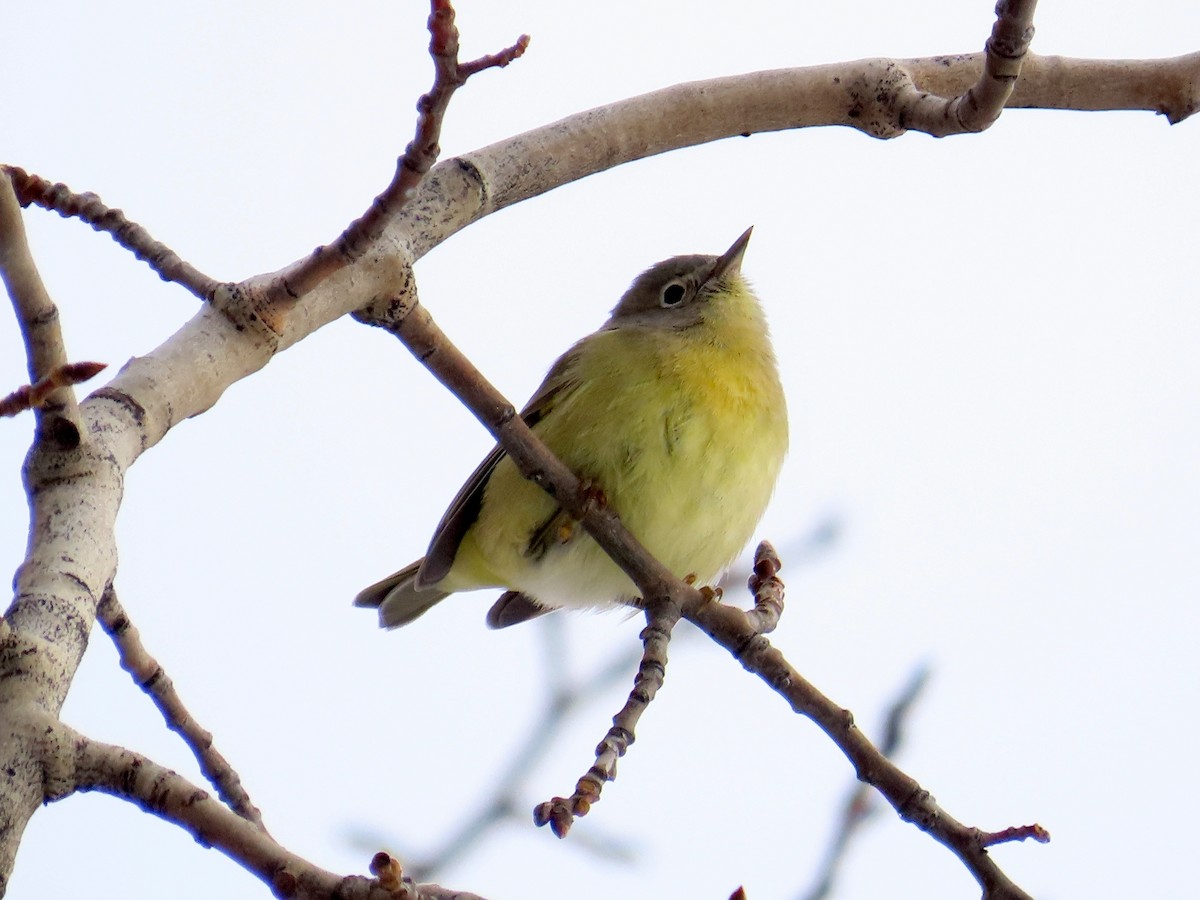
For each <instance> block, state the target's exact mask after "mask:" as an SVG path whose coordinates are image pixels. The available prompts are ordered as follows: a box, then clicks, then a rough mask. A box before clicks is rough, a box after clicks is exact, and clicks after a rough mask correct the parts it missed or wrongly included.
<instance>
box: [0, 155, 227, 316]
mask: <svg viewBox="0 0 1200 900" xmlns="http://www.w3.org/2000/svg"><path fill="white" fill-rule="evenodd" d="M0 169H3V170H4V171H6V172H8V174H9V177H10V178H12V181H13V187H14V189H15V190H16V192H17V199H18V200H20V202H21V205H22V206H29V205H30V204H33V205H34V206H40V207H42V209H48V210H52V211H54V212H56V213H58V214H59V215H60V216H62V217H63V218H64V219H79V220H80V221H83V222H86V223H87V224H88V225H91V226H92V228H94V229H96V231H100V232H104V233H107V234H108V235H109V236H110V237H111V238H112V239H113V240H114V241H116V242H117V243H118V244H120V245H121V246H122V247H124V248H125V249H126V250H128V251H129V252H130V253H132V254H133V255H134V256H135V257H136V258H137V259H139V260H141V261H142V262H144V263H145V264H146V265H148V266H149V267H150V268H151V269H153V270H154V271H155V272H157V273H158V277H159V278H161V279H162V280H163V281H170V282H174V283H175V284H178V285H181V286H182V287H184V288H186V289H187V290H188V291H190V292H191V293H192V294H194V295H195V296H197V297H199V298H200V299H201V300H211V299H212V296H213V294H214V293H215V292H216V289H217V287H218V286H219V285H220V282H218V281H217V280H216V279H215V278H211V277H209V276H208V275H205V274H204V273H203V272H201V271H200V270H199V269H197V268H196V267H195V266H193V265H192V264H191V263H188V262H185V261H184V260H183V259H181V258H180V257H179V255H178V254H177V253H176V252H175V251H174V250H172V249H171V248H170V247H168V246H167V245H166V244H164V243H162V242H161V241H158V240H155V239H154V238H153V237H152V236H151V234H150V232H148V231H147V230H146V229H145V228H144V227H142V226H141V225H139V224H138V223H137V222H133V221H130V220H129V219H128V218H126V216H125V213H124V212H122V211H121V210H119V209H113V208H111V207H109V206H107V205H105V203H104V201H103V200H101V199H100V197H99V196H97V195H96V194H93V193H91V192H85V193H77V192H75V191H73V190H71V189H70V188H69V187H67V186H66V185H65V184H63V183H62V182H57V183H51V182H50V181H49V180H47V179H45V178H42V177H41V176H40V175H33V174H31V173H29V172H26V171H25V170H24V169H20V168H18V167H17V166H0Z"/></svg>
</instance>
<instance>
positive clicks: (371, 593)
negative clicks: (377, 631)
mask: <svg viewBox="0 0 1200 900" xmlns="http://www.w3.org/2000/svg"><path fill="white" fill-rule="evenodd" d="M422 562H423V560H420V559H418V560H417V561H416V562H415V563H412V564H411V565H408V566H405V567H404V568H403V569H401V570H400V571H399V572H396V573H395V574H392V575H389V576H388V577H387V578H385V579H383V580H382V581H377V582H375V583H374V584H373V585H371V586H370V587H368V588H363V589H362V590H361V591H359V592H358V596H357V597H355V598H354V605H355V606H368V607H371V608H373V609H378V610H379V625H380V627H381V628H399V627H400V626H401V625H407V624H408V623H409V622H411V621H413V619H416V618H417V617H419V616H421V615H422V614H424V613H425V611H426V610H428V609H429V608H430V607H431V606H433V605H435V604H437V603H441V602H442V601H443V600H445V599H446V598H447V597H449V596H450V595H449V594H448V593H447V592H446V591H439V590H437V589H436V588H426V589H425V590H418V589H417V570H419V569H420V568H421V563H422Z"/></svg>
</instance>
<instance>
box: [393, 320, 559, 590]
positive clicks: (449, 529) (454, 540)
mask: <svg viewBox="0 0 1200 900" xmlns="http://www.w3.org/2000/svg"><path fill="white" fill-rule="evenodd" d="M578 350H579V345H578V344H576V345H575V346H574V347H572V348H571V349H570V350H569V351H567V352H566V353H564V354H563V355H562V356H561V357H559V359H558V361H557V362H556V363H555V364H554V365H553V366H551V368H550V371H549V372H547V373H546V377H545V379H543V381H542V384H541V387H539V388H538V389H537V391H536V392H535V393H534V395H533V397H532V398H530V400H529V402H528V403H527V404H525V408H524V409H523V410H521V418H522V419H524V420H525V424H526V425H528V426H529V427H530V428H533V427H534V426H535V425H537V423H538V422H540V421H541V420H542V419H543V418H544V417H545V416H546V414H547V413H548V412H550V410H552V409H553V408H554V406H555V404H557V403H559V402H561V401H562V399H563V398H564V397H567V396H569V395H570V394H571V393H573V392H574V390H575V388H576V387H577V386H578V381H577V380H576V379H575V378H573V377H572V376H571V373H570V371H569V370H570V368H571V366H572V364H573V363H574V361H575V359H576V357H577V355H578ZM505 455H506V454H505V452H504V449H503V448H502V447H501V446H500V445H499V444H497V445H496V446H495V447H493V448H492V451H491V452H490V453H489V454H488V455H487V456H485V457H484V459H483V462H481V463H480V464H479V466H478V467H477V468H476V469H475V471H474V472H472V473H471V477H470V478H468V479H467V483H466V484H464V485H463V486H462V488H461V489H460V490H459V492H458V494H457V495H456V496H455V498H454V500H453V502H451V504H450V508H449V509H447V510H446V514H445V515H444V516H442V521H440V522H439V523H438V527H437V530H436V531H434V533H433V540H432V541H430V542H429V550H428V552H427V553H426V554H425V560H424V562H422V563H421V568H420V570H419V571H418V572H417V579H416V583H417V586H418V587H431V586H433V585H436V584H437V583H438V582H439V581H441V580H442V579H443V578H445V577H446V575H447V574H448V573H449V572H450V567H451V566H453V565H454V557H455V555H457V553H458V548H459V545H460V544H461V543H462V540H463V537H465V536H466V533H467V531H468V530H469V529H470V527H471V526H472V525H473V524H474V523H475V519H476V518H478V516H479V508H480V507H481V506H482V505H483V491H484V488H486V487H487V483H488V479H489V478H491V477H492V472H494V471H495V469H496V466H497V465H499V463H500V460H502V459H503V458H504V457H505Z"/></svg>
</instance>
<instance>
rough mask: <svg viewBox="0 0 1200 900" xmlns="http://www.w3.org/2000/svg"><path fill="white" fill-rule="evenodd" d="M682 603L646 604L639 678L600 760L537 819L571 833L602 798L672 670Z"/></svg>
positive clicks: (543, 806)
mask: <svg viewBox="0 0 1200 900" xmlns="http://www.w3.org/2000/svg"><path fill="white" fill-rule="evenodd" d="M679 616H680V608H679V606H678V604H676V603H674V602H673V601H671V600H670V599H668V600H665V601H660V602H656V603H653V604H649V605H647V607H646V627H645V628H643V629H642V634H641V638H642V647H643V650H642V662H641V664H640V665H639V666H638V671H637V675H636V677H635V678H634V680H633V689H632V690H631V691H630V692H629V699H628V700H626V701H625V705H624V706H623V707H622V708H621V711H620V712H618V713H617V714H616V715H615V716H613V720H612V722H613V724H612V728H610V729H609V730H608V733H607V734H606V735H605V736H604V738H603V739H602V740H601V741H600V744H599V746H597V747H596V761H595V762H594V763H593V764H592V767H591V768H590V769H588V771H587V773H586V774H585V775H584V776H583V777H582V778H580V779H579V781H578V782H576V784H575V790H574V792H573V793H572V794H571V796H570V797H554V798H553V799H551V800H547V801H545V802H544V803H539V804H538V805H537V806H536V807H534V810H533V821H534V823H535V824H537V825H539V826H541V825H549V826H550V830H551V831H553V832H554V834H555V836H556V837H560V838H562V837H566V836H567V833H568V832H569V831H570V830H571V825H572V823H573V822H574V821H575V819H577V818H579V817H580V816H586V815H587V814H588V811H589V810H590V809H591V808H592V806H593V805H594V804H595V803H596V801H597V800H599V799H600V792H601V791H602V790H603V789H604V783H605V782H607V781H612V780H613V779H614V778H615V777H616V775H617V760H619V759H620V758H621V757H622V756H624V755H625V752H626V751H627V750H628V749H629V746H630V745H631V744H632V743H633V742H634V740H635V738H636V732H637V723H638V720H639V719H640V718H641V717H642V713H643V712H645V711H646V707H647V706H649V705H650V703H651V702H653V700H654V697H655V695H656V694H657V693H658V689H659V688H660V687H662V683H663V679H664V678H665V677H666V674H667V645H668V644H669V643H670V641H671V632H672V630H673V629H674V628H675V624H676V623H677V622H678V621H679Z"/></svg>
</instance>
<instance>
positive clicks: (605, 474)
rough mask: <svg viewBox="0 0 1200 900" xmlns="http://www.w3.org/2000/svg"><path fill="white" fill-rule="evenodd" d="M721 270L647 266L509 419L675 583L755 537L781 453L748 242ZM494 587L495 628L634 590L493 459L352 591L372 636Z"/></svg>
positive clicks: (708, 574)
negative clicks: (520, 422)
mask: <svg viewBox="0 0 1200 900" xmlns="http://www.w3.org/2000/svg"><path fill="white" fill-rule="evenodd" d="M751 230H752V229H747V230H746V232H745V233H744V234H743V235H742V236H741V237H739V238H738V239H737V240H736V241H734V243H733V246H732V247H730V248H729V249H728V250H727V251H725V253H723V254H721V255H720V256H699V255H697V256H676V257H673V258H672V259H668V260H665V261H664V262H660V263H658V264H656V265H654V266H651V267H650V268H649V269H647V270H646V271H645V272H643V273H642V274H641V275H640V276H639V277H638V278H637V280H636V281H634V283H633V285H632V286H631V287H630V288H629V290H628V291H626V292H625V295H624V296H623V297H622V298H621V301H620V302H619V303H618V304H617V306H616V308H615V309H613V311H612V315H611V316H610V317H609V319H608V321H607V322H606V323H605V324H604V326H603V327H602V328H600V330H599V331H596V332H595V333H594V334H590V335H588V336H587V337H585V338H584V339H583V340H581V341H579V343H577V344H575V346H573V347H572V348H571V349H570V350H568V351H567V352H566V353H565V354H563V355H562V356H561V357H560V358H559V359H558V361H557V362H556V363H555V364H554V365H553V366H552V367H551V369H550V372H549V373H548V374H547V375H546V378H545V380H544V381H543V382H542V385H541V387H540V388H538V390H537V392H536V393H535V394H534V395H533V399H531V400H530V401H529V403H528V405H527V406H526V407H525V409H524V411H523V412H522V413H521V415H522V417H523V418H524V419H525V421H526V422H527V423H528V424H529V426H530V427H531V428H532V429H533V431H534V432H535V433H536V434H537V435H538V436H539V437H540V438H541V439H542V440H543V441H544V442H545V443H546V446H547V447H549V448H550V450H552V451H553V452H554V454H555V455H556V456H558V458H559V459H561V460H562V461H563V462H564V463H565V464H566V465H567V466H568V467H570V468H571V469H572V471H574V472H575V473H576V474H577V475H578V476H579V477H580V478H581V479H583V480H584V481H585V483H587V484H588V485H589V486H592V487H593V488H595V489H598V490H599V491H600V492H601V494H602V496H603V498H604V500H605V502H607V504H608V505H609V506H610V507H612V508H613V509H615V510H616V512H617V514H618V515H619V516H620V517H621V521H622V522H623V523H624V525H625V527H626V528H628V529H629V530H630V532H632V533H633V535H634V536H635V537H637V538H638V540H640V541H641V542H642V544H644V545H645V547H646V549H647V550H649V551H650V552H651V553H652V554H653V555H654V556H655V557H656V558H657V559H658V560H659V561H660V562H662V563H663V564H664V565H665V566H666V567H667V568H668V569H670V570H671V571H672V572H674V573H675V574H676V575H678V576H679V577H681V578H682V577H686V576H689V575H693V576H695V578H696V581H697V583H699V584H708V583H710V582H711V581H712V580H713V579H715V578H717V577H718V576H719V575H720V574H721V573H722V572H723V571H724V570H725V569H726V568H727V567H728V566H729V564H730V563H731V562H733V560H734V559H735V558H736V556H737V555H738V554H739V553H740V552H741V551H742V548H743V547H745V545H746V543H747V542H748V541H749V540H750V538H751V536H752V535H753V532H754V528H755V527H756V526H757V525H758V521H759V519H760V518H761V517H762V514H763V511H764V510H765V509H766V506H767V502H768V501H769V500H770V498H771V493H772V491H773V490H774V487H775V481H776V478H777V477H778V475H779V470H780V467H781V466H782V465H783V458H784V455H785V454H786V452H787V444H788V427H787V410H786V404H785V401H784V395H783V388H782V386H781V385H780V383H779V371H778V368H777V366H776V362H775V354H774V351H773V350H772V349H771V341H770V337H769V335H768V332H767V324H766V319H765V318H764V316H763V312H762V308H761V307H760V305H759V302H758V298H756V297H755V296H754V294H753V293H752V292H751V290H750V288H749V286H748V285H747V284H746V281H745V279H743V277H742V274H741V265H742V256H743V254H744V253H745V251H746V245H747V244H748V243H749V241H750V231H751ZM488 587H501V588H506V589H507V592H506V593H505V594H503V595H502V596H501V597H500V599H499V600H498V601H496V604H495V605H494V606H493V607H492V609H491V611H490V612H489V613H488V617H487V622H488V625H489V626H491V627H493V628H503V627H506V626H508V625H513V624H516V623H517V622H522V621H525V620H527V619H530V618H533V617H534V616H536V615H539V614H541V613H543V612H546V611H548V610H551V609H555V608H558V607H563V606H574V607H607V606H613V605H619V604H622V603H627V602H628V601H630V600H632V599H634V598H635V597H637V596H638V594H639V592H638V589H637V587H636V586H635V585H634V583H633V582H632V581H631V580H630V579H629V576H627V575H626V574H625V573H624V572H623V571H621V569H620V568H619V567H618V566H617V564H616V563H614V562H613V561H612V560H611V559H609V558H608V556H607V555H606V554H605V552H604V551H603V550H601V549H600V546H599V545H598V544H596V543H595V541H593V540H592V538H591V537H590V536H589V535H588V534H587V533H586V532H585V531H584V530H583V529H582V528H580V527H579V526H578V523H576V522H575V521H574V520H572V519H570V518H569V517H568V516H567V515H566V514H565V513H564V512H563V510H562V509H561V508H560V507H559V506H558V504H557V503H556V502H555V501H554V499H553V498H552V497H551V496H550V495H549V494H547V493H546V492H545V491H543V490H542V489H541V488H539V487H538V486H537V485H535V484H534V483H533V482H530V481H527V480H526V479H525V478H523V477H522V476H521V474H520V473H519V472H518V471H517V468H516V466H515V465H514V464H513V462H512V460H511V459H509V457H508V455H507V454H506V453H505V452H504V451H503V450H502V449H501V448H500V447H499V446H497V447H496V448H495V449H493V450H492V452H491V453H489V454H488V455H487V458H486V459H484V461H483V462H482V463H481V464H480V465H479V468H477V469H476V470H475V472H474V474H472V475H471V478H470V479H469V480H468V481H467V483H466V484H465V485H464V486H463V488H462V490H460V491H459V492H458V496H457V497H455V498H454V502H453V503H451V504H450V508H449V510H447V512H446V514H445V516H443V517H442V521H441V523H440V524H439V525H438V527H437V531H436V532H435V533H434V536H433V540H432V542H431V543H430V545H429V551H428V553H427V554H426V555H425V558H424V559H419V560H417V561H416V562H414V563H413V564H412V565H409V566H406V567H405V568H403V569H401V570H400V571H399V572H397V573H395V574H394V575H391V576H389V577H388V578H385V579H383V581H380V582H378V583H377V584H373V585H371V586H370V587H369V588H366V589H365V590H363V591H362V592H361V593H360V594H359V595H358V597H357V598H356V599H355V604H356V605H357V606H368V607H378V608H379V620H380V624H381V625H382V626H384V627H386V628H396V627H398V626H400V625H406V624H408V623H409V622H411V621H413V619H416V618H417V617H418V616H420V615H421V614H422V613H424V612H425V611H426V610H428V609H429V608H430V607H431V606H433V605H434V604H435V603H438V602H439V601H441V600H443V599H444V598H445V597H447V596H448V595H449V594H451V593H455V592H457V591H471V590H476V589H478V588H488Z"/></svg>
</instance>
